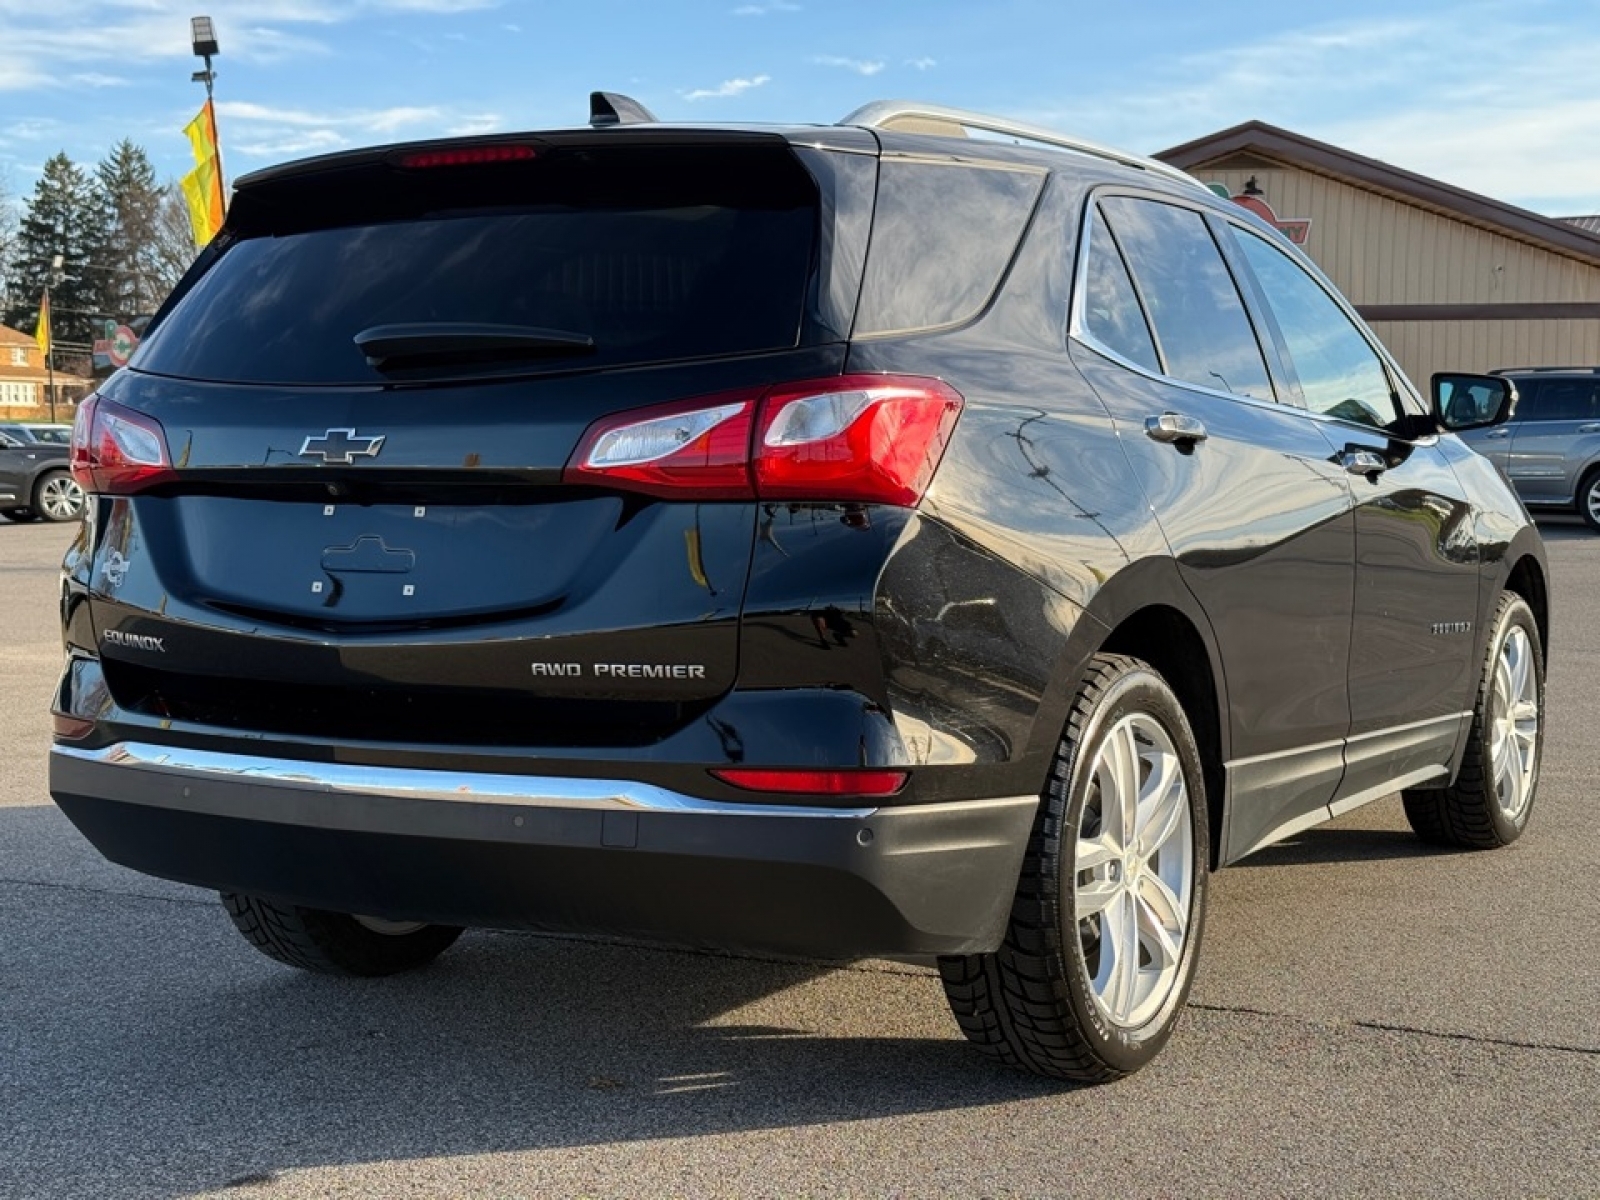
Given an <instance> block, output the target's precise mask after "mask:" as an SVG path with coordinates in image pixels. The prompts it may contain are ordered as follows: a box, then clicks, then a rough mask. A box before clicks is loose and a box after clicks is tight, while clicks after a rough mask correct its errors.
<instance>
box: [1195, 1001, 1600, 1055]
mask: <svg viewBox="0 0 1600 1200" xmlns="http://www.w3.org/2000/svg"><path fill="white" fill-rule="evenodd" d="M1189 1007H1190V1008H1191V1009H1195V1010H1197V1011H1200V1012H1214V1013H1227V1014H1229V1015H1231V1016H1243V1017H1272V1018H1275V1019H1278V1020H1285V1021H1299V1022H1303V1023H1305V1024H1308V1025H1321V1026H1323V1027H1324V1028H1328V1029H1345V1028H1354V1029H1370V1030H1373V1031H1375V1032H1377V1033H1403V1034H1411V1035H1413V1036H1416V1037H1426V1038H1441V1039H1443V1040H1445V1041H1452V1042H1471V1043H1473V1044H1475V1045H1480V1046H1501V1047H1504V1048H1506V1049H1510V1050H1543V1051H1547V1052H1550V1053H1554V1054H1581V1055H1584V1056H1586V1057H1591V1058H1600V1046H1579V1045H1574V1044H1570V1043H1566V1042H1539V1041H1530V1040H1526V1039H1522V1038H1499V1037H1490V1036H1487V1035H1485V1034H1480V1033H1453V1032H1450V1031H1448V1030H1442V1029H1423V1028H1422V1027H1420V1026H1417V1025H1399V1024H1392V1023H1390V1022H1386V1021H1332V1022H1329V1021H1315V1020H1311V1019H1309V1018H1306V1017H1297V1016H1295V1015H1294V1014H1293V1013H1284V1012H1271V1011H1269V1010H1267V1009H1262V1008H1248V1007H1246V1006H1244V1005H1233V1004H1200V1003H1197V1002H1195V1001H1192V1000H1191V1001H1190V1002H1189Z"/></svg>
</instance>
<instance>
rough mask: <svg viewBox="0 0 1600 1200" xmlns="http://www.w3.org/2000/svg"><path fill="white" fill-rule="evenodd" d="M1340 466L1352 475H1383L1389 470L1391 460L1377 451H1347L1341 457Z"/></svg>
mask: <svg viewBox="0 0 1600 1200" xmlns="http://www.w3.org/2000/svg"><path fill="white" fill-rule="evenodd" d="M1339 465H1340V466H1341V467H1343V468H1344V469H1345V470H1346V471H1348V472H1349V473H1350V474H1351V475H1381V474H1382V473H1383V472H1384V471H1387V470H1388V469H1389V460H1388V459H1386V458H1384V456H1383V455H1381V454H1379V453H1378V452H1377V451H1376V450H1346V451H1345V452H1344V453H1343V454H1341V455H1339Z"/></svg>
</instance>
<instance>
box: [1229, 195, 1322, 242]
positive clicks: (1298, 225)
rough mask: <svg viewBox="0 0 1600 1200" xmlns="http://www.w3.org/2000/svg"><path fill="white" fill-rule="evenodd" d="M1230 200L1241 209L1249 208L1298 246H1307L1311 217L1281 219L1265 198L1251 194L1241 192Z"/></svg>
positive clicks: (1230, 197)
mask: <svg viewBox="0 0 1600 1200" xmlns="http://www.w3.org/2000/svg"><path fill="white" fill-rule="evenodd" d="M1228 199H1230V200H1232V201H1233V202H1234V203H1235V204H1237V205H1238V206H1239V207H1240V208H1248V209H1249V210H1250V211H1251V212H1253V213H1255V215H1256V216H1258V217H1260V218H1261V219H1262V220H1263V221H1265V222H1266V223H1267V224H1268V225H1271V226H1272V227H1273V228H1274V229H1276V230H1277V231H1278V232H1279V233H1281V234H1283V236H1284V237H1286V238H1288V239H1289V240H1290V241H1291V242H1293V243H1294V244H1295V245H1296V246H1304V245H1305V244H1306V235H1307V234H1309V233H1310V232H1311V218H1310V217H1280V216H1279V215H1278V214H1277V213H1275V212H1273V211H1272V205H1270V204H1268V203H1267V201H1266V198H1265V197H1263V196H1253V195H1251V194H1250V193H1249V192H1241V193H1240V194H1239V195H1237V196H1229V197H1228Z"/></svg>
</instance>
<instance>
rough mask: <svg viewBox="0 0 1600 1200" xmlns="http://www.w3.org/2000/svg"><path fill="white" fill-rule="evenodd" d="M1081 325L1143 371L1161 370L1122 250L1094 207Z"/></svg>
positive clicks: (1108, 347) (1104, 344) (1097, 339)
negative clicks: (1123, 259) (1113, 239)
mask: <svg viewBox="0 0 1600 1200" xmlns="http://www.w3.org/2000/svg"><path fill="white" fill-rule="evenodd" d="M1083 327H1084V330H1085V331H1086V332H1087V333H1089V334H1090V335H1091V336H1092V337H1093V338H1094V339H1095V340H1096V341H1097V342H1099V343H1100V344H1101V345H1102V346H1104V347H1105V348H1106V349H1107V350H1110V351H1112V352H1113V353H1115V354H1120V355H1121V356H1122V357H1123V358H1125V359H1127V360H1128V361H1129V362H1131V363H1137V364H1138V365H1139V366H1141V367H1143V368H1144V369H1145V370H1147V371H1156V372H1159V371H1160V370H1161V360H1160V359H1159V358H1158V357H1157V356H1156V344H1155V342H1154V341H1153V340H1152V339H1151V337H1150V326H1149V325H1147V324H1145V319H1144V311H1143V310H1142V309H1141V308H1140V307H1139V297H1138V296H1137V295H1136V294H1135V293H1134V290H1133V280H1132V279H1130V278H1128V265H1127V264H1126V263H1124V262H1123V261H1122V251H1120V250H1118V249H1117V244H1116V242H1114V241H1112V240H1111V231H1110V229H1108V228H1107V227H1106V221H1105V217H1103V216H1102V215H1101V213H1100V210H1099V209H1098V208H1096V209H1095V211H1094V217H1093V218H1092V224H1091V225H1090V228H1089V261H1088V264H1087V267H1086V269H1085V272H1084V297H1083Z"/></svg>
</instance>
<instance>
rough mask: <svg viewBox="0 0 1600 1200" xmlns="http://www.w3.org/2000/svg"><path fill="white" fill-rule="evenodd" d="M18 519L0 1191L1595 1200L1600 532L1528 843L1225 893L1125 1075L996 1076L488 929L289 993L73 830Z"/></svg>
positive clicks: (0, 765) (3, 922)
mask: <svg viewBox="0 0 1600 1200" xmlns="http://www.w3.org/2000/svg"><path fill="white" fill-rule="evenodd" d="M70 532H71V531H70V530H67V529H64V528H62V527H49V526H40V525H10V524H6V523H5V522H3V521H0V739H3V741H0V746H3V750H0V1197H6V1198H11V1197H19V1198H21V1197H26V1198H32V1197H85V1198H94V1200H119V1198H122V1197H175V1196H196V1195H205V1196H211V1195H215V1196H221V1197H250V1198H252V1200H254V1198H256V1197H262V1198H271V1200H279V1198H286V1197H323V1196H337V1197H368V1196H370V1197H436V1196H474V1197H476V1196H490V1197H507V1198H509V1197H612V1196H618V1197H622V1196H627V1197H633V1196H639V1197H655V1196H683V1197H713V1196H751V1197H755V1196H775V1197H795V1196H818V1197H822V1196H826V1197H846V1196H905V1197H921V1196H963V1197H989V1196H993V1197H1000V1196H1079V1195H1081V1196H1094V1197H1098V1198H1101V1200H1107V1198H1115V1200H1122V1198H1126V1197H1140V1196H1150V1197H1178V1196H1196V1197H1199V1196H1207V1197H1209V1196H1218V1197H1249V1196H1302V1195H1304V1196H1313V1195H1314V1196H1395V1197H1421V1196H1493V1197H1502V1196H1505V1197H1511V1196H1541V1197H1595V1196H1600V886H1597V882H1596V881H1597V880H1600V788H1597V783H1600V739H1596V737H1595V736H1594V733H1593V731H1594V730H1595V729H1597V728H1600V689H1597V687H1596V681H1597V680H1600V669H1597V668H1600V537H1596V536H1594V535H1591V534H1589V533H1588V532H1587V531H1586V530H1584V529H1583V528H1582V527H1581V526H1579V525H1577V524H1575V523H1570V522H1568V523H1562V522H1552V523H1550V524H1548V525H1547V526H1545V533H1546V538H1547V541H1548V545H1549V550H1550V554H1551V559H1552V562H1553V570H1554V604H1555V620H1554V631H1553V636H1552V654H1553V659H1552V668H1551V673H1550V682H1549V693H1548V711H1547V721H1548V727H1547V728H1548V732H1547V741H1546V748H1545V761H1544V775H1543V780H1542V783H1541V785H1540V791H1539V795H1538V799H1537V809H1536V811H1535V813H1534V817H1533V823H1532V827H1531V829H1530V831H1529V832H1528V834H1526V835H1525V836H1524V837H1523V838H1522V839H1521V841H1519V842H1518V843H1517V844H1516V845H1514V846H1512V847H1510V848H1508V849H1506V850H1501V851H1496V852H1493V853H1488V854H1454V853H1440V852H1436V851H1429V850H1427V849H1424V848H1423V847H1422V846H1421V845H1420V844H1419V843H1418V842H1416V841H1415V839H1413V838H1412V837H1411V835H1410V833H1409V832H1408V831H1407V829H1406V826H1405V820H1404V817H1403V815H1402V813H1401V811H1400V806H1399V801H1398V800H1396V799H1389V800H1384V801H1380V802H1379V803H1377V804H1374V805H1370V806H1368V807H1367V808H1364V809H1361V810H1358V811H1357V812H1355V813H1353V814H1350V815H1349V816H1347V817H1345V818H1342V819H1341V820H1339V821H1337V822H1335V823H1333V824H1331V825H1328V826H1324V827H1322V828H1320V829H1316V830H1312V831H1310V832H1308V833H1305V834H1302V835H1300V836H1298V837H1296V838H1295V839H1294V840H1293V841H1292V842H1290V843H1287V844H1284V845H1281V846H1277V847H1273V848H1270V849H1268V850H1266V851H1263V852H1262V853H1260V854H1258V855H1256V856H1255V857H1254V858H1252V859H1250V860H1247V862H1246V863H1244V864H1241V865H1240V866H1237V867H1233V868H1230V869H1228V870H1226V871H1223V872H1221V873H1220V874H1219V875H1218V876H1217V877H1216V879H1215V880H1214V883H1213V888H1212V893H1211V902H1212V908H1211V914H1210V923H1209V927H1208V930H1207V935H1206V945H1205V949H1204V953H1203V955H1202V962H1201V966H1200V971H1199V977H1198V980H1197V982H1196V986H1195V989H1194V996H1193V1000H1192V1002H1191V1005H1190V1009H1189V1011H1188V1013H1187V1014H1186V1016H1185V1017H1184V1019H1183V1022H1182V1024H1181V1026H1180V1027H1179V1030H1178V1032H1177V1035H1176V1036H1175V1038H1174V1039H1173V1041H1172V1043H1171V1044H1170V1045H1169V1046H1168V1048H1167V1050H1166V1052H1165V1053H1164V1054H1163V1055H1162V1056H1161V1057H1160V1058H1159V1059H1158V1060H1157V1061H1156V1062H1155V1064H1153V1065H1152V1066H1151V1067H1149V1068H1147V1069H1146V1070H1145V1071H1143V1072H1141V1073H1140V1074H1138V1075H1136V1076H1134V1077H1133V1078H1131V1079H1128V1080H1125V1081H1123V1082H1120V1083H1117V1084H1113V1085H1110V1086H1106V1087H1099V1088H1083V1089H1073V1088H1068V1087H1063V1086H1061V1085H1059V1084H1054V1083H1049V1082H1045V1081H1041V1080H1036V1079H1031V1078H1029V1077H1026V1076H1022V1075H1017V1074H1013V1073H1010V1072H1007V1071H1004V1070H1001V1069H999V1068H997V1067H993V1066H990V1065H989V1064H988V1063H987V1062H986V1061H985V1060H984V1059H982V1058H981V1057H979V1056H978V1055H977V1054H976V1052H974V1051H971V1050H970V1049H969V1048H968V1047H967V1046H966V1044H965V1043H964V1042H963V1041H962V1040H961V1038H960V1036H959V1034H958V1033H957V1030H956V1027H955V1024H954V1022H953V1021H952V1020H951V1018H950V1017H949V1015H948V1014H947V1012H946V1009H945V1005H944V1000H943V997H942V995H941V993H940V990H939V986H938V982H937V980H936V979H935V977H934V976H933V974H932V973H931V972H930V971H928V970H925V969H922V968H919V967H915V966H907V965H902V964H895V963H886V962H873V963H863V964H858V965H855V966H851V967H846V968H837V967H826V966H821V965H817V964H807V963H795V962H782V961H767V960H759V959H751V958H742V957H724V956H717V955H709V954H698V953H690V952H684V951H677V950H670V949H660V948H655V947H647V946H635V945H629V944H620V943H617V942H610V941H601V940H595V939H584V938H557V937H544V936H532V935H522V934H508V933H487V932H469V933H468V934H467V935H466V936H465V937H464V938H463V939H462V941H461V942H460V943H459V944H458V945H457V947H456V948H455V949H454V950H452V951H451V952H449V953H448V954H446V955H445V956H444V957H443V958H442V959H440V960H439V962H438V963H436V964H435V965H434V966H433V967H432V968H430V969H428V970H426V971H423V972H420V973H417V974H415V975H411V976H405V977H400V978H393V979H386V980H377V981H336V980H328V979H322V978H317V977H312V976H308V975H304V974H301V973H297V972H294V971H291V970H288V969H286V968H282V967H279V966H277V965H275V964H273V963H272V962H270V961H268V960H267V959H265V958H263V957H261V956H260V955H259V954H257V953H256V952H255V951H254V950H252V949H250V948H249V947H248V946H247V945H246V944H245V943H244V941H243V940H242V939H240V938H239V937H238V935H237V934H235V933H234V931H233V929H232V926H231V925H230V924H229V922H228V920H227V918H226V916H225V915H224V914H223V912H222V909H221V906H220V905H219V904H218V903H217V901H216V898H215V897H214V896H213V895H211V894H209V893H205V892H201V891H198V890H196V889H193V888H188V887H183V886H180V885H176V884H169V883H165V882H162V881H159V880H154V879H149V878H146V877H144V876H141V875H136V874H134V873H132V872H129V871H126V870H123V869H121V868H119V867H115V866H112V865H110V864H108V863H106V862H104V861H103V860H102V859H100V857H99V856H98V855H97V854H96V853H95V851H94V850H93V849H91V848H90V846H89V845H88V844H87V843H86V842H85V841H83V840H82V839H81V838H80V837H79V836H78V834H77V833H76V831H75V830H73V828H72V827H71V826H70V824H69V823H68V822H67V821H66V819H65V818H64V817H62V816H61V814H60V813H59V812H57V811H56V809H55V808H54V807H53V806H52V805H51V804H50V799H49V795H48V792H47V790H46V767H45V758H46V752H47V748H48V745H49V720H48V717H47V715H46V706H47V702H48V698H49V696H50V693H51V690H52V688H53V686H54V682H55V673H56V670H57V667H58V663H59V653H60V651H59V636H58V633H57V628H56V609H55V596H56V588H57V582H56V565H57V563H58V561H59V559H60V555H61V551H62V549H63V548H64V547H65V545H66V544H67V542H68V540H69V537H70Z"/></svg>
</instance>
